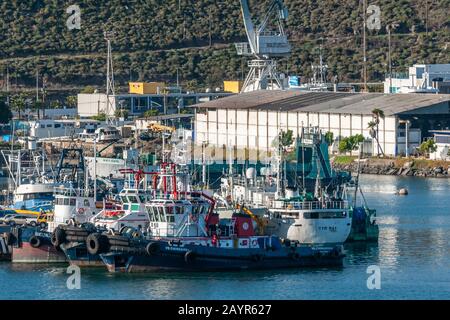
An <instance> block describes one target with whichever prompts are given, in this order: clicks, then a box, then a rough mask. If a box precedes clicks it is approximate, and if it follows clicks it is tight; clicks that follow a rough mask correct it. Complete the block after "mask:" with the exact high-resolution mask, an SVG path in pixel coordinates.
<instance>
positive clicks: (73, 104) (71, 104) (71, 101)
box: [66, 96, 77, 108]
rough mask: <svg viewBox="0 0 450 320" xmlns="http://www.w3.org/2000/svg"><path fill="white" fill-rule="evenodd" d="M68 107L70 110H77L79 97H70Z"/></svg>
mask: <svg viewBox="0 0 450 320" xmlns="http://www.w3.org/2000/svg"><path fill="white" fill-rule="evenodd" d="M66 106H67V107H69V108H76V106H77V96H68V97H67V98H66Z"/></svg>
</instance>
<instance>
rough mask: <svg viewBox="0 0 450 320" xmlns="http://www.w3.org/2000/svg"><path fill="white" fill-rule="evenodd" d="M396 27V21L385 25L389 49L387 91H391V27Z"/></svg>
mask: <svg viewBox="0 0 450 320" xmlns="http://www.w3.org/2000/svg"><path fill="white" fill-rule="evenodd" d="M397 27H398V23H391V24H388V25H387V26H386V30H387V32H388V39H389V50H388V55H389V57H388V60H389V62H388V63H389V93H392V58H391V29H395V28H397Z"/></svg>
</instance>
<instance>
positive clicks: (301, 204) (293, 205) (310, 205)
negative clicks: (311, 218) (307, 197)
mask: <svg viewBox="0 0 450 320" xmlns="http://www.w3.org/2000/svg"><path fill="white" fill-rule="evenodd" d="M271 207H272V208H274V209H286V210H322V209H331V210H344V209H348V201H345V200H341V201H288V202H287V201H273V202H272V204H271Z"/></svg>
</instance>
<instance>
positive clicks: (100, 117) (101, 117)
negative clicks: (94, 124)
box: [91, 112, 106, 122]
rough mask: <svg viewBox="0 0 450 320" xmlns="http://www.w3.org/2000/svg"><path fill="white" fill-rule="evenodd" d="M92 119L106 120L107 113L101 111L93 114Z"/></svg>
mask: <svg viewBox="0 0 450 320" xmlns="http://www.w3.org/2000/svg"><path fill="white" fill-rule="evenodd" d="M91 119H93V120H97V121H102V122H103V121H106V113H104V112H101V113H99V114H98V115H96V116H92V117H91Z"/></svg>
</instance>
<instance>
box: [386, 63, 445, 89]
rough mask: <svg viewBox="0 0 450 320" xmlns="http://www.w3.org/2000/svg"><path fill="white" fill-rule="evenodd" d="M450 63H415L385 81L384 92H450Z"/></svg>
mask: <svg viewBox="0 0 450 320" xmlns="http://www.w3.org/2000/svg"><path fill="white" fill-rule="evenodd" d="M449 87H450V64H415V65H414V66H412V67H410V68H409V72H408V73H405V74H401V73H396V74H393V77H392V79H391V78H390V77H387V78H386V80H385V81H384V93H414V92H416V93H450V91H449Z"/></svg>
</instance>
